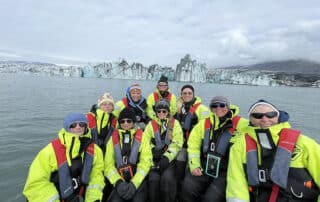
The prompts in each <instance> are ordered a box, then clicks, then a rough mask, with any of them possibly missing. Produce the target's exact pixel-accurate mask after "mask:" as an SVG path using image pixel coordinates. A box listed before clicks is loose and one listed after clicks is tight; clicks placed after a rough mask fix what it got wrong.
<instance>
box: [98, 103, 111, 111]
mask: <svg viewBox="0 0 320 202" xmlns="http://www.w3.org/2000/svg"><path fill="white" fill-rule="evenodd" d="M100 108H101V109H102V110H103V111H104V112H108V113H111V112H112V111H113V104H112V103H111V102H103V103H101V104H100Z"/></svg>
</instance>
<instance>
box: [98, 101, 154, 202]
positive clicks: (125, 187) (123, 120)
mask: <svg viewBox="0 0 320 202" xmlns="http://www.w3.org/2000/svg"><path fill="white" fill-rule="evenodd" d="M135 121H136V116H135V114H134V111H133V109H132V108H128V107H127V108H124V109H123V110H122V111H121V112H120V114H119V118H118V122H119V125H120V128H119V129H116V130H114V132H113V133H112V137H111V139H110V140H109V142H108V143H107V150H106V155H105V171H104V175H105V176H106V177H107V178H108V179H109V181H110V182H111V184H113V185H114V191H113V192H112V193H111V195H110V197H109V200H108V201H110V202H115V201H116V202H118V201H121V202H122V201H136V202H138V201H139V202H144V201H146V199H147V184H146V180H145V178H146V176H147V174H148V172H149V170H150V167H151V165H152V152H151V148H150V143H149V142H147V141H146V138H145V137H144V135H143V131H142V130H141V129H136V128H134V122H135Z"/></svg>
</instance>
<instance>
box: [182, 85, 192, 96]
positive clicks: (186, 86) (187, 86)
mask: <svg viewBox="0 0 320 202" xmlns="http://www.w3.org/2000/svg"><path fill="white" fill-rule="evenodd" d="M186 88H190V89H191V90H192V92H193V94H194V88H193V86H191V85H190V84H187V85H184V86H182V88H181V92H182V91H183V90H184V89H186Z"/></svg>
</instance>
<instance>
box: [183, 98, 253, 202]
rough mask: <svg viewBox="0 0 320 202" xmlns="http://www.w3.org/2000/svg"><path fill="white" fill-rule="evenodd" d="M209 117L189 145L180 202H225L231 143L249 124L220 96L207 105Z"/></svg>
mask: <svg viewBox="0 0 320 202" xmlns="http://www.w3.org/2000/svg"><path fill="white" fill-rule="evenodd" d="M210 109H211V112H212V114H211V117H210V118H207V119H205V120H203V121H201V122H199V124H197V125H196V126H195V127H194V128H193V129H192V131H191V135H190V138H189V141H188V156H189V158H188V159H189V168H190V172H187V174H186V177H185V178H184V181H183V184H182V191H181V192H182V193H183V194H181V195H180V201H182V202H189V201H190V202H192V201H198V200H201V201H202V202H209V201H226V196H225V190H226V176H227V167H228V160H229V148H230V146H231V139H232V137H234V136H235V135H236V134H237V133H238V131H239V130H241V129H242V128H244V127H246V126H247V125H248V121H247V120H246V119H244V118H242V117H240V116H239V115H238V113H239V108H238V107H236V106H235V105H233V104H230V102H229V100H228V99H227V98H226V97H223V96H215V97H213V98H212V100H211V102H210Z"/></svg>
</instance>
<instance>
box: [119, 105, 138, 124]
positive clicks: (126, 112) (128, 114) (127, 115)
mask: <svg viewBox="0 0 320 202" xmlns="http://www.w3.org/2000/svg"><path fill="white" fill-rule="evenodd" d="M122 119H131V120H132V121H133V122H136V115H135V113H134V110H133V109H132V108H130V107H126V108H124V109H123V110H122V111H121V112H120V114H119V118H118V121H120V120H122Z"/></svg>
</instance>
